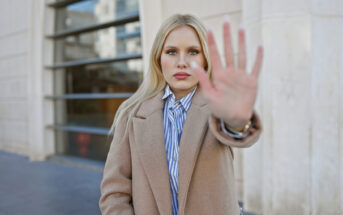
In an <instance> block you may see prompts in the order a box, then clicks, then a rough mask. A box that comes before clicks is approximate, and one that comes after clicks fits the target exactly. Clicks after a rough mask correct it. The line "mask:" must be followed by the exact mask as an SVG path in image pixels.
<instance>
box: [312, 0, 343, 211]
mask: <svg viewBox="0 0 343 215" xmlns="http://www.w3.org/2000/svg"><path fill="white" fill-rule="evenodd" d="M312 10H313V13H312V14H313V15H312V20H313V21H312V23H313V30H312V35H313V36H312V37H313V40H312V47H313V63H312V65H313V67H312V120H313V123H312V135H311V138H312V190H311V191H312V198H313V199H312V211H313V214H318V215H319V214H327V215H334V214H342V213H343V210H342V208H341V207H342V191H343V187H342V178H341V177H342V171H343V170H342V169H343V166H342V155H343V154H342V139H341V138H342V133H343V131H342V117H343V115H342V112H343V106H342V92H343V88H342V83H343V82H342V77H343V67H342V57H343V55H342V50H343V40H342V38H343V32H342V31H343V30H342V29H343V18H342V15H343V2H342V1H341V0H330V1H324V2H323V1H319V0H312ZM339 179H341V180H339Z"/></svg>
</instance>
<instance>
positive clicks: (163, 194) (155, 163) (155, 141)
mask: <svg viewBox="0 0 343 215" xmlns="http://www.w3.org/2000/svg"><path fill="white" fill-rule="evenodd" d="M162 96H163V91H162V92H160V93H159V94H158V95H157V96H155V97H153V98H152V99H149V100H147V101H145V102H143V104H142V105H141V107H140V108H139V110H138V112H137V114H136V116H135V117H134V118H133V133H134V140H135V143H136V145H137V149H138V151H139V155H140V158H141V161H142V163H143V168H144V170H145V172H146V175H147V177H148V180H149V182H150V186H151V188H152V191H153V194H154V197H155V201H156V203H157V206H158V210H159V211H160V214H164V215H165V214H166V215H171V214H172V205H171V204H172V203H171V201H172V200H171V193H170V184H169V172H168V166H167V158H166V151H165V141H164V130H163V104H164V101H163V100H162ZM208 118H209V111H208V106H207V105H206V102H205V100H204V98H203V97H202V94H201V93H200V89H199V88H198V89H197V91H196V93H195V94H194V97H193V100H192V105H191V107H190V109H189V111H188V114H187V117H186V121H185V125H184V127H183V131H182V135H181V141H180V149H179V198H178V199H179V214H180V215H181V214H183V213H184V208H185V204H186V199H187V193H188V190H189V185H190V182H191V178H192V174H193V170H194V166H195V163H196V160H197V157H198V153H199V151H200V148H201V145H202V142H203V138H204V135H205V133H206V130H207V128H208V123H207V122H208Z"/></svg>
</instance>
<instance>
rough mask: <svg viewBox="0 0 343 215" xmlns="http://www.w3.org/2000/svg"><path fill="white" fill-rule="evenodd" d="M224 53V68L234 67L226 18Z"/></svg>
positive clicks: (226, 19)
mask: <svg viewBox="0 0 343 215" xmlns="http://www.w3.org/2000/svg"><path fill="white" fill-rule="evenodd" d="M223 28H224V52H225V63H226V67H232V66H233V67H234V66H235V65H234V53H233V48H232V42H231V30H230V29H231V27H230V22H229V19H228V17H225V21H224V26H223Z"/></svg>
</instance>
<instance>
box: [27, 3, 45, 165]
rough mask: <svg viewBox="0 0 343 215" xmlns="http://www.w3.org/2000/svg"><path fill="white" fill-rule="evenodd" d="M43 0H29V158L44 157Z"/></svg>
mask: <svg viewBox="0 0 343 215" xmlns="http://www.w3.org/2000/svg"><path fill="white" fill-rule="evenodd" d="M44 5H45V4H44V1H43V0H40V1H36V0H32V1H30V17H31V22H30V29H29V32H30V36H29V50H30V53H29V62H30V63H29V65H30V67H29V73H28V130H29V132H28V139H29V145H30V152H29V156H30V159H31V160H42V159H44V158H45V151H44V124H43V92H42V91H43V87H42V83H43V80H42V77H43V74H42V41H43V36H42V35H43V32H42V21H43V20H44V17H43V8H44Z"/></svg>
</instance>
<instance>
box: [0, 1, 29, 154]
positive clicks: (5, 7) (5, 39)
mask: <svg viewBox="0 0 343 215" xmlns="http://www.w3.org/2000/svg"><path fill="white" fill-rule="evenodd" d="M18 5H21V7H17V6H18ZM29 8H30V2H29V1H27V0H14V1H12V0H4V1H1V7H0V11H1V12H0V47H1V49H0V149H6V150H8V151H13V152H17V153H21V154H26V152H27V151H28V150H29V145H28V110H27V107H28V95H27V89H28V75H29V71H28V69H27V68H28V67H29V34H30V16H29V15H30V11H29Z"/></svg>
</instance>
